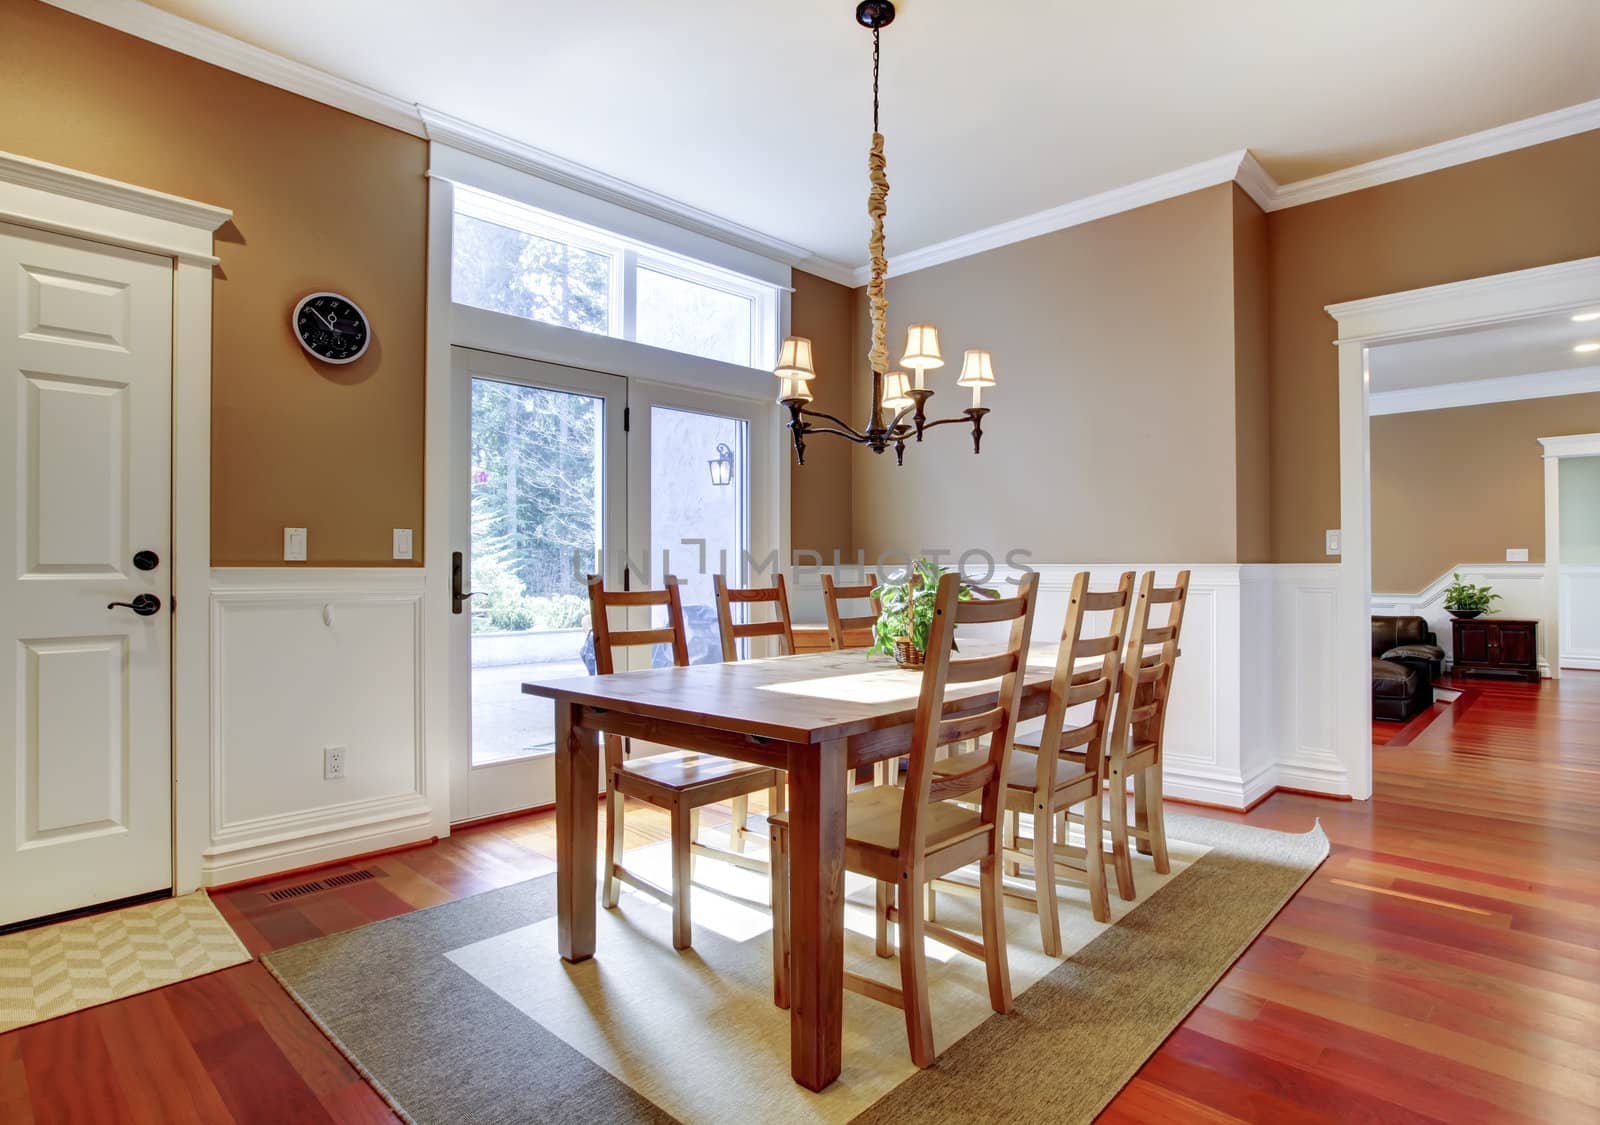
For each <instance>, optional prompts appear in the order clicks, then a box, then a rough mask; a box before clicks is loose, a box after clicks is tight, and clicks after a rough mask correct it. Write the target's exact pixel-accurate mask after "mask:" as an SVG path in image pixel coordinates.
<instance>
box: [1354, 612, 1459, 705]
mask: <svg viewBox="0 0 1600 1125" xmlns="http://www.w3.org/2000/svg"><path fill="white" fill-rule="evenodd" d="M1436 642H1437V638H1436V637H1435V636H1434V635H1433V633H1432V632H1431V631H1430V630H1429V629H1428V622H1427V621H1426V620H1425V619H1424V618H1421V617H1373V619H1372V714H1373V717H1374V718H1377V719H1386V720H1388V721H1390V722H1399V723H1403V722H1405V721H1406V720H1407V719H1409V718H1411V717H1412V716H1413V715H1416V714H1419V713H1421V712H1422V711H1424V710H1426V709H1427V708H1428V707H1430V706H1432V705H1433V680H1434V678H1435V677H1436V676H1438V675H1439V673H1440V672H1441V671H1442V670H1443V668H1444V649H1442V648H1440V647H1439V646H1438V644H1437V643H1436Z"/></svg>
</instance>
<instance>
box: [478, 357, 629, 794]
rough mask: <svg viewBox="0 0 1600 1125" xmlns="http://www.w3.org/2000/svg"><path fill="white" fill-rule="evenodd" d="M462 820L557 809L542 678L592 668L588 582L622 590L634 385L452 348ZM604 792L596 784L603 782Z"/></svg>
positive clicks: (550, 712)
mask: <svg viewBox="0 0 1600 1125" xmlns="http://www.w3.org/2000/svg"><path fill="white" fill-rule="evenodd" d="M453 369H454V383H453V386H452V393H453V396H454V398H453V400H452V404H451V407H452V409H451V416H452V417H453V418H455V419H459V420H460V421H459V423H458V424H457V425H456V426H455V430H456V433H455V440H454V441H453V442H452V454H453V461H454V464H453V469H452V477H453V481H454V483H453V485H452V487H453V488H457V489H460V492H458V493H457V495H456V497H455V502H454V503H453V504H452V512H453V518H454V519H455V521H456V526H455V527H453V528H452V529H451V531H452V540H453V543H454V546H455V549H456V550H457V551H460V552H461V555H462V560H461V562H462V583H461V584H462V587H463V590H464V591H469V592H471V594H472V595H473V596H472V598H471V599H470V600H469V601H466V602H465V603H464V604H463V605H462V607H461V612H460V613H459V614H453V615H452V617H451V622H452V625H453V629H454V639H455V643H453V644H452V646H451V651H452V652H453V653H458V654H463V656H464V658H463V659H454V660H453V661H452V675H453V677H454V680H453V683H452V696H453V701H454V706H453V707H452V709H451V710H452V714H453V715H454V716H455V722H456V725H457V729H456V730H454V731H452V739H451V745H452V746H453V747H454V748H455V750H454V753H453V755H452V767H453V768H452V771H451V786H450V804H451V820H453V821H462V820H472V819H476V818H479V817H484V816H492V815H494V814H496V813H502V812H509V811H512V810H516V809H523V808H532V807H536V806H540V805H548V804H550V803H552V802H554V800H555V758H554V737H555V711H554V707H553V705H552V704H551V703H550V701H549V700H545V699H538V698H535V697H533V696H529V695H524V694H522V684H523V683H524V682H525V681H527V680H531V679H541V678H542V679H549V678H552V677H556V676H562V675H575V676H581V675H585V674H587V672H588V671H589V667H588V665H587V664H586V663H585V652H584V646H585V642H586V641H587V639H588V631H589V603H588V595H587V588H586V586H585V582H584V577H585V575H586V574H587V573H589V572H591V571H594V570H595V568H596V566H597V565H598V566H602V567H603V573H604V574H605V578H606V583H607V585H608V586H609V585H614V584H616V583H620V582H621V580H622V566H623V557H624V555H625V553H626V545H625V544H626V538H627V522H626V497H625V490H626V473H625V471H624V466H625V465H626V457H627V451H626V447H625V444H624V432H623V424H624V414H623V412H624V409H625V408H626V405H627V387H628V384H627V380H625V379H622V378H620V377H618V376H615V375H602V374H598V373H596V372H592V371H583V370H579V369H577V368H571V367H562V366H559V365H556V364H550V363H540V362H537V361H534V360H527V359H516V358H512V357H510V356H503V355H497V354H494V353H492V352H482V351H475V350H472V349H469V348H456V349H455V350H454V353H453ZM596 781H597V783H598V778H597V779H596Z"/></svg>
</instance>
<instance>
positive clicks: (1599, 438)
mask: <svg viewBox="0 0 1600 1125" xmlns="http://www.w3.org/2000/svg"><path fill="white" fill-rule="evenodd" d="M1539 444H1540V446H1542V447H1543V449H1544V452H1543V453H1542V454H1541V456H1542V457H1543V458H1544V596H1545V611H1544V612H1545V618H1546V620H1547V621H1549V622H1550V624H1549V625H1547V626H1546V627H1545V637H1546V638H1547V644H1548V645H1549V653H1550V678H1551V679H1553V680H1559V679H1560V678H1561V620H1562V615H1561V459H1562V458H1563V457H1600V434H1566V435H1563V436H1560V437H1542V438H1540V439H1539Z"/></svg>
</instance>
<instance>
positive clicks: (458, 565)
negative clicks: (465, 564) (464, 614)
mask: <svg viewBox="0 0 1600 1125" xmlns="http://www.w3.org/2000/svg"><path fill="white" fill-rule="evenodd" d="M461 571H462V558H461V552H460V551H452V552H451V554H450V612H451V613H460V612H461V607H462V606H464V605H466V604H467V599H468V598H475V597H477V596H478V591H476V590H471V591H467V590H463V589H462V588H461V579H462V574H461Z"/></svg>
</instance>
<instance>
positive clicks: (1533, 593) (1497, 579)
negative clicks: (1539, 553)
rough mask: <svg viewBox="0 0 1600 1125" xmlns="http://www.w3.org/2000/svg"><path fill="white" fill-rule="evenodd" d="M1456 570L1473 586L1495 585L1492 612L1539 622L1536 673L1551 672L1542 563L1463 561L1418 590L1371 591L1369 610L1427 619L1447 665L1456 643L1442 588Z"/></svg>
mask: <svg viewBox="0 0 1600 1125" xmlns="http://www.w3.org/2000/svg"><path fill="white" fill-rule="evenodd" d="M1458 573H1459V574H1460V575H1461V580H1462V581H1463V582H1470V583H1472V584H1473V585H1474V586H1492V587H1494V592H1495V593H1497V594H1499V595H1500V597H1501V600H1500V601H1498V602H1496V603H1495V605H1494V612H1495V613H1497V614H1499V615H1501V616H1502V617H1521V618H1525V619H1528V620H1533V621H1538V622H1539V623H1540V628H1539V674H1540V675H1542V676H1548V675H1550V657H1551V655H1552V654H1551V653H1550V652H1549V650H1548V648H1547V645H1548V643H1549V638H1548V636H1547V634H1548V632H1549V630H1547V629H1545V628H1544V627H1543V625H1544V621H1545V615H1546V608H1545V607H1546V606H1547V605H1548V604H1549V603H1548V602H1547V600H1546V599H1547V597H1548V591H1547V589H1546V586H1545V566H1544V563H1463V564H1462V565H1460V566H1454V567H1451V568H1450V569H1449V570H1447V571H1445V573H1443V574H1441V575H1440V576H1439V577H1437V578H1435V579H1434V580H1433V581H1432V582H1430V583H1428V586H1427V588H1426V589H1425V590H1422V591H1421V592H1420V593H1416V594H1377V593H1375V594H1373V595H1372V612H1373V613H1375V614H1383V615H1395V616H1406V617H1411V616H1414V617H1425V618H1427V619H1428V628H1430V629H1432V630H1433V631H1434V633H1436V634H1437V635H1438V637H1439V645H1440V647H1442V648H1443V649H1444V651H1445V664H1446V666H1447V667H1448V666H1449V665H1450V663H1451V662H1452V660H1451V656H1450V654H1451V653H1452V652H1454V651H1455V643H1454V633H1453V632H1452V621H1451V617H1450V614H1449V613H1448V612H1446V611H1445V608H1444V591H1445V588H1446V587H1447V586H1449V585H1450V583H1451V582H1453V581H1454V580H1455V575H1456V574H1458Z"/></svg>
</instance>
